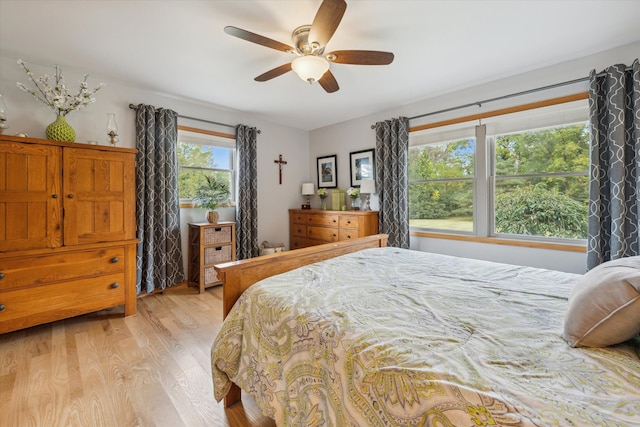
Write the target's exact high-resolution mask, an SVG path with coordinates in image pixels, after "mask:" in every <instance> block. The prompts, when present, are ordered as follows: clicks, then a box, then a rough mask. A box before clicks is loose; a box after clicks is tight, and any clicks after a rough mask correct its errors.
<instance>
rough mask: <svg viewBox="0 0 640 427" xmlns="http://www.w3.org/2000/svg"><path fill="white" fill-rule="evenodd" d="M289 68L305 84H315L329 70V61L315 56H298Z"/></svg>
mask: <svg viewBox="0 0 640 427" xmlns="http://www.w3.org/2000/svg"><path fill="white" fill-rule="evenodd" d="M291 68H292V69H293V71H295V72H296V74H297V75H298V77H300V78H301V79H302V80H304V81H305V82H317V81H318V80H320V78H321V77H322V76H323V75H324V73H326V72H327V70H328V69H329V61H327V60H326V59H324V58H322V57H320V56H315V55H305V56H299V57H297V58H296V59H294V60H293V62H292V63H291Z"/></svg>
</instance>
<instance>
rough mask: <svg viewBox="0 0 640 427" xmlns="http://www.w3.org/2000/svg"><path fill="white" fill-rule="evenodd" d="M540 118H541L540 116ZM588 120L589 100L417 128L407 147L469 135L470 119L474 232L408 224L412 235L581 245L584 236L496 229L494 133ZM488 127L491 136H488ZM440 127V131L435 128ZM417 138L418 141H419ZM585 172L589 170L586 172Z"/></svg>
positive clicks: (542, 127)
mask: <svg viewBox="0 0 640 427" xmlns="http://www.w3.org/2000/svg"><path fill="white" fill-rule="evenodd" d="M541 117H542V118H541ZM585 120H588V100H586V99H582V100H578V101H571V102H565V103H560V104H555V105H550V106H544V107H540V108H536V109H527V110H524V111H518V112H514V113H509V114H503V115H495V116H490V117H488V118H485V119H480V120H473V121H460V122H457V123H455V124H448V125H445V126H442V127H440V128H431V129H427V130H426V131H420V133H421V134H422V135H420V134H417V135H416V136H413V137H412V136H411V135H410V139H409V145H410V147H415V146H420V145H425V144H429V143H438V142H444V141H453V140H456V139H461V138H465V137H468V136H469V135H468V133H465V132H464V129H465V128H469V127H470V125H471V124H472V123H473V122H476V123H479V122H482V121H484V122H485V123H484V124H481V123H479V124H478V125H477V126H475V153H474V178H473V232H468V231H459V230H447V229H439V228H428V227H415V226H412V227H410V230H411V232H412V234H418V235H419V234H420V233H421V232H425V233H434V234H441V235H466V236H472V237H477V238H496V239H501V240H517V241H531V242H540V243H550V244H566V245H577V246H582V245H584V244H585V242H586V239H569V238H561V237H545V236H530V235H520V234H507V233H496V232H495V181H496V178H495V176H494V170H495V136H497V135H501V134H507V133H516V132H523V131H530V130H537V129H544V128H550V127H556V126H564V125H571V124H576V123H581V122H584V121H585ZM487 126H489V128H490V133H491V136H489V137H488V136H487V134H488V132H487ZM434 129H439V130H434ZM418 141H420V142H418ZM587 173H588V171H587Z"/></svg>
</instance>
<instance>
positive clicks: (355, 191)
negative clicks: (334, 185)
mask: <svg viewBox="0 0 640 427" xmlns="http://www.w3.org/2000/svg"><path fill="white" fill-rule="evenodd" d="M347 194H348V195H349V197H351V200H355V199H357V198H358V196H360V189H359V188H355V187H349V189H348V190H347Z"/></svg>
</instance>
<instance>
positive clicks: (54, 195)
mask: <svg viewBox="0 0 640 427" xmlns="http://www.w3.org/2000/svg"><path fill="white" fill-rule="evenodd" d="M58 197H60V196H58V195H57V194H52V195H51V198H52V199H57V198H58Z"/></svg>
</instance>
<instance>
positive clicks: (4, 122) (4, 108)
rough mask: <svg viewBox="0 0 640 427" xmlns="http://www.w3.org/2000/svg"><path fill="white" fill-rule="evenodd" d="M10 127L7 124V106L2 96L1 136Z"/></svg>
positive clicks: (0, 113) (0, 103)
mask: <svg viewBox="0 0 640 427" xmlns="http://www.w3.org/2000/svg"><path fill="white" fill-rule="evenodd" d="M8 128H9V125H8V124H7V104H5V103H4V98H3V97H2V94H0V134H2V132H4V130H5V129H8Z"/></svg>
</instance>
